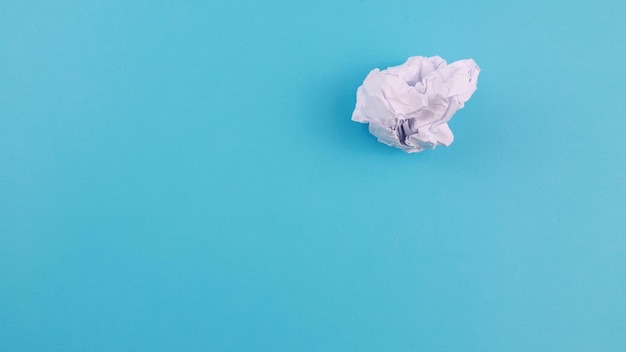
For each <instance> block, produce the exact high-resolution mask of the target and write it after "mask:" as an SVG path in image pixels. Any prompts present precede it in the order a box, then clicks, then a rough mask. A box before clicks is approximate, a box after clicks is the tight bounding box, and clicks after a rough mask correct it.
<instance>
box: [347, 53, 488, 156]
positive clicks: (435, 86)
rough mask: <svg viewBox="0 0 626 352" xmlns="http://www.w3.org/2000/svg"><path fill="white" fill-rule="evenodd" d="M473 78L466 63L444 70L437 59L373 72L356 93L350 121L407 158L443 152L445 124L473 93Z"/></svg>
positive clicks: (447, 137) (448, 137)
mask: <svg viewBox="0 0 626 352" xmlns="http://www.w3.org/2000/svg"><path fill="white" fill-rule="evenodd" d="M479 73H480V68H479V67H478V65H476V63H475V62H474V60H472V59H467V60H460V61H456V62H454V63H452V64H450V65H448V64H446V61H445V60H444V59H442V58H441V57H439V56H433V57H429V58H427V57H422V56H414V57H410V58H409V59H408V60H407V61H406V62H405V63H404V64H402V65H399V66H394V67H389V68H388V69H386V70H382V71H381V70H379V69H374V70H372V71H371V72H370V73H369V74H368V75H367V77H366V78H365V81H364V82H363V85H362V86H360V87H359V89H358V90H357V101H356V108H355V109H354V112H353V113H352V120H353V121H356V122H361V123H368V124H369V131H370V133H371V134H373V135H374V136H376V137H378V141H379V142H382V143H385V144H387V145H389V146H392V147H396V148H400V149H402V150H404V151H406V152H408V153H415V152H421V151H423V150H425V149H434V148H435V147H436V146H437V145H444V146H449V145H450V144H451V143H452V141H453V140H454V135H453V134H452V131H451V130H450V128H449V127H448V121H449V120H450V118H452V115H454V113H455V112H456V111H457V110H459V109H461V108H463V106H464V104H465V102H466V101H468V100H469V98H470V97H471V96H472V94H473V93H474V91H475V90H476V83H477V80H478V74H479Z"/></svg>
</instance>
